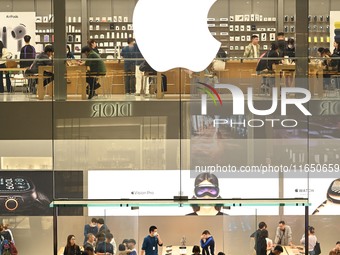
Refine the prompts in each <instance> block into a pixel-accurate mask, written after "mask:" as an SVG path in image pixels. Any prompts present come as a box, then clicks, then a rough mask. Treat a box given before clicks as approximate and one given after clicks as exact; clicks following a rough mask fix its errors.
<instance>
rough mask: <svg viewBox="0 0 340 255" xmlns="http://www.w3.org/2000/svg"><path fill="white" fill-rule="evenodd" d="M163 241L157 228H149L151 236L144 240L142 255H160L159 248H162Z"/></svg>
mask: <svg viewBox="0 0 340 255" xmlns="http://www.w3.org/2000/svg"><path fill="white" fill-rule="evenodd" d="M162 245H163V241H162V239H161V237H160V236H159V234H158V231H157V227H156V226H151V227H150V228H149V235H148V236H146V237H145V238H144V240H143V244H142V251H141V255H158V246H162Z"/></svg>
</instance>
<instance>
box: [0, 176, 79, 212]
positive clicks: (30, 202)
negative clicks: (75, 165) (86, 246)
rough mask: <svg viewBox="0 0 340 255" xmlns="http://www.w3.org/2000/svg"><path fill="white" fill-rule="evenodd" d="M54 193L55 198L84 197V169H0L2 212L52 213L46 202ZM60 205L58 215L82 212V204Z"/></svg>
mask: <svg viewBox="0 0 340 255" xmlns="http://www.w3.org/2000/svg"><path fill="white" fill-rule="evenodd" d="M53 175H54V176H53ZM53 187H55V189H54V190H53ZM53 193H54V194H55V196H56V197H57V198H80V199H81V198H83V172H82V171H52V170H49V171H27V170H22V171H17V170H6V171H1V172H0V212H1V215H5V216H51V215H52V214H53V210H52V208H50V207H49V204H50V203H51V201H52V198H53ZM61 209H62V210H60V211H59V215H82V208H71V209H69V208H61Z"/></svg>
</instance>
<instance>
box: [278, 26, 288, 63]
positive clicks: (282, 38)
mask: <svg viewBox="0 0 340 255" xmlns="http://www.w3.org/2000/svg"><path fill="white" fill-rule="evenodd" d="M276 38H277V42H276V43H277V45H278V46H279V56H280V57H284V56H285V50H286V48H287V45H286V38H285V34H284V33H283V32H279V33H277V37H276Z"/></svg>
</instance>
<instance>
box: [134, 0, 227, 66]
mask: <svg viewBox="0 0 340 255" xmlns="http://www.w3.org/2000/svg"><path fill="white" fill-rule="evenodd" d="M215 1H216V0H139V1H138V3H137V4H136V7H135V10H134V13H133V30H134V34H135V38H136V42H137V44H138V47H139V49H140V51H141V53H142V54H143V56H144V58H145V59H146V61H147V62H148V63H149V64H150V65H151V67H152V68H154V69H155V70H157V71H159V72H165V71H167V70H169V69H172V68H176V67H183V68H187V69H189V70H191V71H194V72H200V71H202V70H204V69H205V68H206V67H207V66H208V65H209V64H210V63H211V61H212V60H213V59H214V58H215V56H216V53H217V52H218V50H219V47H220V45H221V43H220V42H219V41H217V40H216V39H215V38H214V37H213V36H212V35H211V33H210V31H209V29H208V25H207V17H208V12H209V10H210V7H211V6H212V5H213V4H214V2H215Z"/></svg>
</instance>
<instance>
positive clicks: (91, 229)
mask: <svg viewBox="0 0 340 255" xmlns="http://www.w3.org/2000/svg"><path fill="white" fill-rule="evenodd" d="M89 233H91V234H93V235H94V236H96V234H97V233H98V226H97V219H96V218H92V219H91V222H90V223H89V224H86V225H85V226H84V244H85V243H86V240H87V239H88V234H89Z"/></svg>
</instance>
